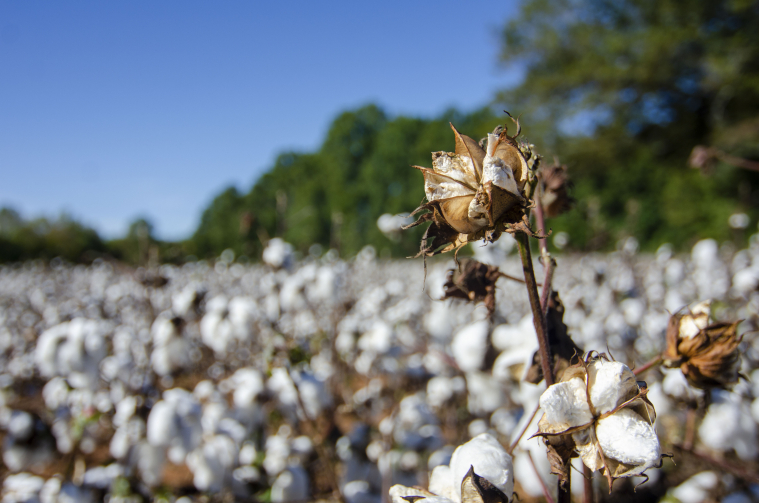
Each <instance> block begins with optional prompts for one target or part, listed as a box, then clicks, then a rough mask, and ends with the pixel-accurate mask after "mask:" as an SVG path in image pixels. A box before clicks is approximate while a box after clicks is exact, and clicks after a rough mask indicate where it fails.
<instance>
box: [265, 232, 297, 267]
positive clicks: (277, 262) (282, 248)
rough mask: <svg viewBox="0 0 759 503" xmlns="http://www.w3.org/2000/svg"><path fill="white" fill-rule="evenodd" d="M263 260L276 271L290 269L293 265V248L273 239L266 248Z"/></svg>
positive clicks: (277, 239)
mask: <svg viewBox="0 0 759 503" xmlns="http://www.w3.org/2000/svg"><path fill="white" fill-rule="evenodd" d="M263 260H264V262H265V263H266V264H268V265H270V266H271V267H273V268H275V269H281V268H284V269H289V268H290V267H291V266H292V263H293V247H292V245H291V244H290V243H286V242H285V241H283V240H282V239H280V238H272V239H270V240H269V242H268V243H267V244H266V248H264V251H263Z"/></svg>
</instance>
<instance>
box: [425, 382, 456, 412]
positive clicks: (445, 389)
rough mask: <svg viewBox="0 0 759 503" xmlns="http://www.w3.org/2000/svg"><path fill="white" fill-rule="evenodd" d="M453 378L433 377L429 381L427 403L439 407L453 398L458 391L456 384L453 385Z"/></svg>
mask: <svg viewBox="0 0 759 503" xmlns="http://www.w3.org/2000/svg"><path fill="white" fill-rule="evenodd" d="M453 379H455V378H448V377H444V376H437V377H433V378H432V379H430V380H429V381H427V395H426V398H427V403H428V404H429V405H430V407H432V408H435V409H436V408H439V407H441V406H442V405H443V404H444V403H445V402H447V401H448V400H450V399H451V398H453V396H454V394H455V393H456V388H455V386H453V385H452V382H451V381H453Z"/></svg>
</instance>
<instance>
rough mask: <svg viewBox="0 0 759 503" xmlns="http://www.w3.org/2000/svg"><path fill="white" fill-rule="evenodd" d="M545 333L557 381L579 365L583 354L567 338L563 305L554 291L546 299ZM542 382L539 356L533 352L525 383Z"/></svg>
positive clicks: (578, 347)
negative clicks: (572, 367) (571, 368)
mask: <svg viewBox="0 0 759 503" xmlns="http://www.w3.org/2000/svg"><path fill="white" fill-rule="evenodd" d="M546 331H547V333H548V344H549V346H550V348H551V357H552V358H553V372H554V375H555V376H556V379H557V380H558V379H561V378H562V375H563V374H564V371H565V370H566V369H567V368H568V367H570V366H572V365H577V364H578V363H580V361H581V360H582V355H583V353H584V352H583V350H582V348H580V346H578V345H577V344H575V342H574V341H573V340H572V338H571V337H570V336H569V333H568V329H567V326H566V324H564V305H563V304H562V303H561V299H560V298H559V294H558V292H556V291H552V292H551V297H550V298H549V299H548V313H547V315H546ZM542 380H543V367H542V366H541V364H540V355H539V354H538V353H537V352H535V354H534V355H533V357H532V365H531V366H530V368H529V370H528V371H527V374H526V375H525V381H527V382H530V383H533V384H538V383H539V382H540V381H542Z"/></svg>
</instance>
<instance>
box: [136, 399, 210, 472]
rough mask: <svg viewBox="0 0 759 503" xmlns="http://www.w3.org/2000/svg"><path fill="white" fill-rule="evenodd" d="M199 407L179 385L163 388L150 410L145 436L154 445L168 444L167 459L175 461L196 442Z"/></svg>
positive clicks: (198, 437) (163, 445) (179, 460)
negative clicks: (161, 397) (161, 395)
mask: <svg viewBox="0 0 759 503" xmlns="http://www.w3.org/2000/svg"><path fill="white" fill-rule="evenodd" d="M201 414H202V409H201V407H200V404H199V403H198V401H197V400H196V399H195V397H194V396H193V394H192V393H190V392H189V391H185V390H183V389H181V388H174V389H170V390H166V391H164V392H163V400H160V401H158V402H157V403H156V404H155V405H154V406H153V409H152V410H151V411H150V415H149V416H148V422H147V440H148V442H149V443H150V444H151V445H153V446H156V447H169V448H170V449H169V459H171V461H172V462H173V463H175V464H179V463H181V462H182V461H183V460H184V457H185V456H186V454H187V453H188V452H189V451H191V450H193V449H195V447H197V446H198V445H199V443H200V439H201V435H202V431H203V430H202V426H201Z"/></svg>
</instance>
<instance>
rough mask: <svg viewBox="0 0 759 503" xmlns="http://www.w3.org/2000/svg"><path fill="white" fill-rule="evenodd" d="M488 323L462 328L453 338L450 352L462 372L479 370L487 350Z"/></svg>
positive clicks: (482, 322) (483, 322) (478, 323)
mask: <svg viewBox="0 0 759 503" xmlns="http://www.w3.org/2000/svg"><path fill="white" fill-rule="evenodd" d="M489 332H490V323H489V322H488V321H479V322H477V323H472V324H471V325H469V326H467V327H464V328H462V329H461V330H459V331H458V332H456V334H455V335H454V336H453V342H451V352H452V353H453V358H454V359H455V360H456V364H457V365H458V366H459V368H460V369H461V370H462V371H463V372H473V371H476V370H480V368H481V367H482V365H483V363H484V361H485V353H487V350H488V334H489Z"/></svg>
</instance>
